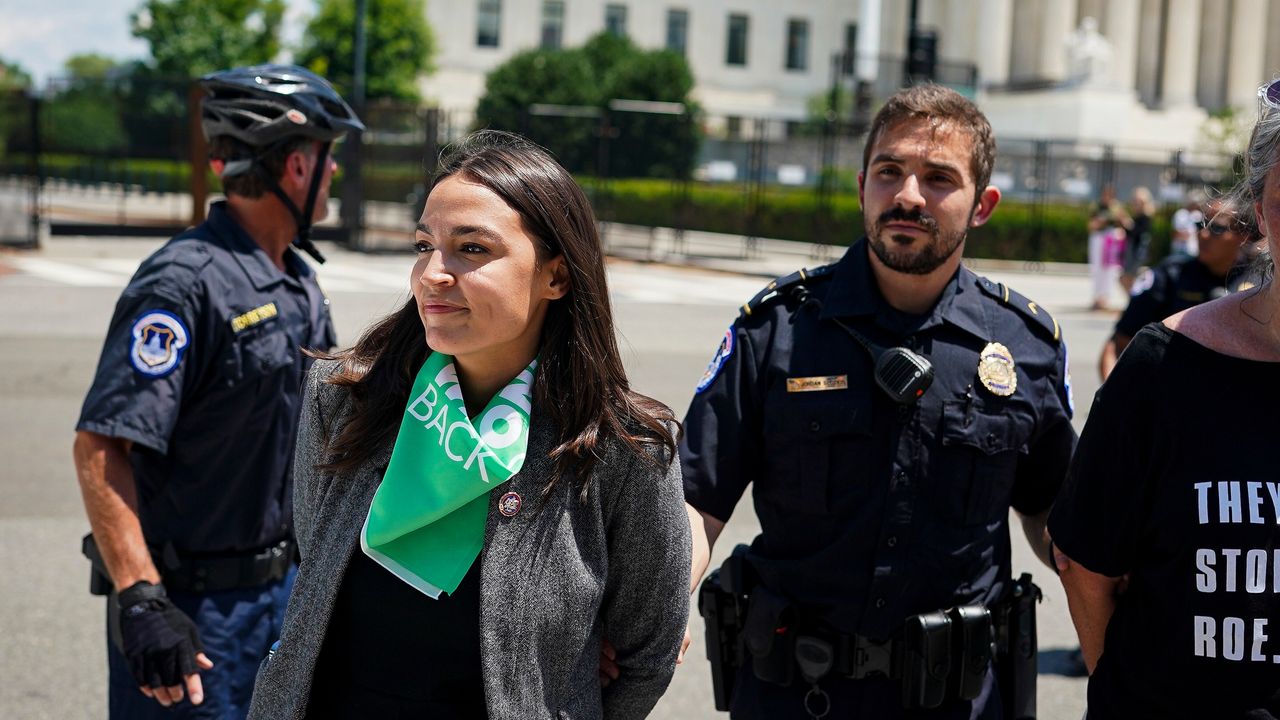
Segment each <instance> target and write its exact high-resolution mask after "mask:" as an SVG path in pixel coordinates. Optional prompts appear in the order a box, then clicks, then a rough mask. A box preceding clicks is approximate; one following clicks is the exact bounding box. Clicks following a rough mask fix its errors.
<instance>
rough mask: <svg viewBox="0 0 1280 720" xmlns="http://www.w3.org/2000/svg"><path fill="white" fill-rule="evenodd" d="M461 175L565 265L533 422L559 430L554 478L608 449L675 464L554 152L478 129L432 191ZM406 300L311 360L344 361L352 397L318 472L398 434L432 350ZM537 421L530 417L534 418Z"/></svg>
mask: <svg viewBox="0 0 1280 720" xmlns="http://www.w3.org/2000/svg"><path fill="white" fill-rule="evenodd" d="M455 175H456V176H460V177H465V178H467V180H469V181H473V182H477V183H479V184H481V185H484V186H485V187H487V188H489V189H490V190H492V191H493V192H495V193H497V195H498V196H499V197H501V198H502V199H503V200H505V201H506V202H507V204H508V205H510V206H511V208H512V209H514V210H515V211H516V212H517V213H519V214H520V217H521V219H522V220H523V221H524V224H525V228H526V229H527V230H528V232H529V234H530V235H532V236H533V237H535V238H536V239H537V241H538V242H539V243H540V245H541V246H540V247H539V248H538V258H539V260H540V261H542V262H545V261H546V260H549V259H551V258H555V257H557V256H563V257H564V266H565V268H566V269H567V270H568V273H569V288H570V289H569V292H568V294H567V295H566V296H565V297H563V298H560V299H559V300H555V301H552V302H551V305H550V307H549V308H548V310H547V317H546V321H545V323H544V325H543V327H542V337H541V340H540V342H539V346H538V369H537V375H536V380H535V381H534V399H533V414H534V416H535V417H537V416H542V417H546V418H549V419H550V420H551V421H552V422H553V423H554V424H555V426H556V427H557V428H558V429H559V432H560V436H559V438H558V441H559V444H558V445H557V446H556V448H555V449H554V450H552V451H551V457H552V458H553V459H555V461H556V467H557V471H558V472H557V473H556V477H555V478H552V479H551V481H550V483H549V484H548V486H547V487H546V490H547V491H548V492H549V491H550V490H551V488H552V487H553V486H554V484H555V483H556V482H557V479H558V478H559V477H562V476H564V475H566V474H572V475H574V476H575V477H576V478H577V479H579V480H581V481H582V482H583V487H582V494H583V496H584V497H585V495H586V492H587V483H586V480H587V478H588V477H589V476H590V473H591V470H592V468H593V467H594V465H595V463H596V461H597V460H598V459H599V458H600V457H601V455H602V452H603V448H604V446H605V445H606V444H607V443H608V442H609V441H610V440H612V439H615V438H616V439H618V440H621V441H622V442H623V443H625V444H626V445H627V446H628V447H629V448H630V449H631V450H632V451H633V452H634V453H636V454H637V455H638V456H640V457H642V458H646V459H650V458H652V457H653V456H652V455H650V454H649V453H647V452H646V451H645V448H644V446H645V445H652V444H658V445H662V446H664V448H665V450H666V453H665V458H666V460H667V461H668V462H671V461H673V460H674V458H675V454H676V439H675V437H674V436H673V435H672V431H671V429H670V425H671V424H674V422H675V417H674V415H673V414H672V412H671V410H670V408H668V407H667V406H665V405H663V404H662V403H660V402H658V401H657V400H654V399H652V398H649V397H646V396H644V395H641V394H639V393H636V392H633V391H632V390H631V387H630V384H629V383H628V381H627V375H626V371H625V370H624V369H623V366H622V358H621V356H620V354H619V353H618V345H617V341H616V339H615V335H614V327H613V310H612V307H611V306H610V303H609V292H608V287H607V282H606V279H605V270H604V251H603V249H602V247H601V244H600V236H599V234H598V233H597V231H596V221H595V214H594V213H593V212H592V210H591V204H590V203H589V202H588V201H587V197H586V195H584V194H583V192H582V189H581V188H579V187H578V184H577V183H576V182H574V180H573V177H572V176H570V175H569V173H568V171H566V170H565V169H564V168H563V167H562V166H561V165H560V164H559V163H558V162H556V161H555V159H554V158H552V157H551V155H550V153H548V152H547V151H546V150H544V149H542V148H541V147H539V146H537V145H535V144H533V143H532V142H529V141H528V140H525V139H524V138H521V137H520V136H518V135H513V134H511V133H505V132H498V131H493V130H484V131H480V132H476V133H473V134H471V135H469V136H468V137H466V138H464V139H463V140H461V141H460V142H458V143H457V144H455V145H453V146H451V147H449V148H446V149H445V151H444V153H443V154H442V156H441V160H440V168H439V170H438V172H437V174H436V176H435V178H434V180H433V181H432V183H431V187H432V189H434V188H435V187H436V186H437V185H439V184H440V183H441V182H442V181H443V180H445V179H446V178H449V177H453V176H455ZM423 332H424V331H423V327H422V320H421V318H420V317H419V315H418V308H417V305H416V304H415V302H414V300H413V298H410V299H409V300H408V302H407V303H405V305H404V307H402V308H400V310H398V311H397V312H395V313H393V314H391V315H389V316H387V317H386V318H383V319H382V320H380V321H378V322H377V323H375V324H374V325H373V326H372V327H370V328H369V329H368V330H366V331H365V333H364V335H362V336H361V337H360V339H359V340H358V341H357V342H356V344H355V345H354V346H352V347H350V348H347V349H345V350H341V351H339V352H336V353H332V354H324V353H318V354H317V357H320V358H325V359H332V360H338V361H340V363H341V364H340V366H339V368H338V371H337V372H335V373H334V374H333V375H332V376H330V377H329V379H328V382H330V383H332V384H335V385H341V386H345V387H348V388H350V392H351V399H352V401H353V403H354V408H353V413H352V416H351V420H350V422H348V423H347V424H346V426H345V427H343V428H342V431H341V432H340V433H339V435H338V436H337V437H336V438H334V439H333V442H332V443H331V444H330V446H329V448H328V450H329V453H330V457H329V460H328V462H326V463H324V464H322V465H321V466H320V467H321V468H322V469H325V470H346V469H350V468H353V467H355V466H357V465H359V464H360V463H362V462H364V461H365V460H366V459H367V458H368V457H369V456H370V455H371V454H372V453H373V452H374V451H375V450H376V449H377V448H378V447H380V446H381V445H382V444H383V443H386V442H388V441H390V440H391V439H392V438H393V437H394V436H395V434H396V432H398V430H399V427H400V421H401V418H402V416H403V414H404V407H405V403H406V402H408V398H409V390H410V388H411V387H412V386H413V380H414V377H415V376H416V375H417V373H418V370H419V368H421V366H422V363H423V362H425V360H426V357H427V352H428V348H427V345H426V342H425V338H424V335H423ZM535 422H537V420H535Z"/></svg>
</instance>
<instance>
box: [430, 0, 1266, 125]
mask: <svg viewBox="0 0 1280 720" xmlns="http://www.w3.org/2000/svg"><path fill="white" fill-rule="evenodd" d="M613 1H614V2H619V3H620V4H623V5H625V6H626V7H627V11H628V15H627V31H628V34H629V36H630V37H631V38H632V39H633V40H634V41H635V42H636V43H637V44H638V45H640V46H641V47H646V48H659V47H662V46H663V45H664V44H665V41H666V18H667V10H668V9H672V8H676V9H682V10H685V11H687V12H688V17H689V21H688V30H687V33H688V35H687V53H686V54H687V56H688V58H689V62H690V66H691V68H692V70H693V73H694V78H695V80H696V82H697V88H696V90H695V97H696V98H697V99H698V100H699V101H700V102H701V103H702V105H703V106H704V107H705V108H706V109H707V111H708V112H709V114H710V115H712V116H721V117H723V116H740V117H744V118H750V117H770V118H781V119H802V118H804V117H805V114H806V107H805V106H806V102H807V100H808V99H809V98H811V97H813V96H815V95H817V94H819V93H823V92H825V91H826V90H827V89H828V88H829V87H830V83H831V74H832V67H831V62H832V56H833V55H834V54H836V53H838V52H840V50H841V49H842V48H843V46H844V37H845V28H846V25H847V24H849V23H853V22H856V21H857V19H858V14H859V7H860V6H863V5H865V4H866V3H867V2H869V1H870V2H875V1H877V0H786V1H785V2H779V0H613ZM564 2H565V13H564V28H563V43H564V45H566V46H577V45H580V44H582V43H583V42H584V41H585V40H586V39H587V38H589V37H591V36H592V35H594V34H596V33H598V32H600V31H602V30H603V29H604V21H605V6H606V4H609V0H564ZM878 2H879V3H880V4H879V7H880V19H881V24H880V33H879V38H880V48H879V51H880V53H881V54H882V55H888V56H897V57H901V56H902V55H903V54H904V53H905V48H906V33H907V25H908V12H909V6H910V3H909V2H908V1H907V0H878ZM542 4H543V3H542V0H503V2H502V24H501V40H500V45H499V47H497V48H484V47H478V46H477V45H476V16H477V9H478V5H479V0H427V15H428V20H429V21H430V23H431V25H432V27H433V28H434V29H435V33H436V38H437V42H438V45H439V53H438V55H437V57H436V65H437V67H438V68H439V69H438V70H437V72H436V73H435V74H434V75H432V76H430V77H428V78H424V79H423V81H422V90H423V94H424V96H426V97H427V98H428V99H430V100H432V101H434V102H436V103H438V104H439V105H441V106H442V107H444V108H446V109H449V110H454V111H461V112H462V113H463V114H464V115H465V114H466V113H468V112H469V111H470V110H472V109H473V108H474V106H475V103H476V101H477V100H478V98H479V97H480V95H481V94H482V93H483V89H484V76H485V74H486V73H487V72H489V71H490V70H492V69H493V68H494V67H495V66H497V65H498V64H499V63H501V62H503V61H504V60H506V59H507V58H509V57H510V56H511V55H513V54H514V53H516V52H519V51H521V50H525V49H529V48H533V47H537V45H538V43H539V38H540V33H541V24H542ZM731 13H740V14H745V15H747V16H748V17H749V19H750V20H749V22H750V25H749V31H748V41H747V46H748V50H747V64H746V65H745V66H741V67H739V66H730V65H727V64H726V63H725V59H726V58H725V55H726V44H727V32H728V19H729V15H730V14H731ZM1086 16H1088V17H1095V19H1097V20H1098V23H1099V28H1100V30H1101V32H1102V33H1103V35H1104V36H1105V37H1106V38H1107V39H1108V41H1110V43H1111V48H1112V58H1111V64H1110V67H1111V70H1110V77H1109V78H1108V79H1107V82H1106V83H1104V84H1106V85H1107V86H1108V87H1109V88H1110V92H1108V93H1101V94H1100V93H1099V92H1097V90H1098V88H1097V87H1094V88H1092V89H1091V90H1090V91H1089V92H1083V91H1077V90H1071V89H1055V90H1038V91H1035V92H1005V91H1004V90H1003V89H1004V88H1005V86H1006V85H1008V84H1009V83H1014V84H1017V83H1019V82H1032V81H1038V82H1041V83H1042V84H1043V83H1053V82H1060V81H1064V80H1066V79H1067V65H1066V42H1067V37H1068V36H1069V35H1070V34H1071V32H1072V31H1073V30H1075V28H1076V27H1078V25H1079V22H1080V20H1081V19H1082V18H1084V17H1086ZM791 18H798V19H803V20H807V21H808V23H809V52H808V66H807V67H806V68H805V69H804V70H788V69H786V67H785V61H786V57H785V56H786V32H787V21H788V20H789V19H791ZM919 25H920V27H921V28H922V29H935V30H937V31H938V34H939V59H940V60H942V61H947V62H965V63H973V64H976V65H977V66H978V69H979V76H980V84H981V86H982V92H980V93H979V102H980V103H982V104H983V106H984V108H986V109H987V110H988V112H989V114H990V115H991V117H992V122H993V124H994V125H996V128H997V131H998V132H1000V133H1002V134H1008V135H1009V136H1017V137H1032V138H1062V139H1076V140H1086V141H1101V142H1126V141H1130V140H1133V139H1135V138H1137V139H1141V140H1143V141H1144V142H1147V143H1151V144H1155V145H1159V146H1167V147H1171V148H1172V147H1195V146H1197V145H1199V144H1200V143H1201V137H1200V125H1201V124H1202V123H1203V122H1204V119H1205V118H1206V117H1207V111H1210V110H1216V109H1218V108H1219V107H1221V106H1223V105H1225V104H1230V105H1234V106H1236V107H1238V108H1241V109H1242V110H1244V111H1245V112H1252V110H1253V109H1254V107H1255V101H1254V91H1255V89H1256V88H1257V87H1258V85H1260V84H1261V83H1263V82H1264V81H1266V80H1267V79H1269V78H1270V77H1272V76H1273V75H1276V74H1280V0H921V2H920V15H919ZM1049 108H1058V109H1060V112H1057V111H1056V112H1053V113H1050V112H1048V109H1049ZM1155 129H1158V131H1159V132H1158V133H1157V132H1153V130H1155ZM1060 133H1066V135H1065V136H1064V135H1062V134H1060Z"/></svg>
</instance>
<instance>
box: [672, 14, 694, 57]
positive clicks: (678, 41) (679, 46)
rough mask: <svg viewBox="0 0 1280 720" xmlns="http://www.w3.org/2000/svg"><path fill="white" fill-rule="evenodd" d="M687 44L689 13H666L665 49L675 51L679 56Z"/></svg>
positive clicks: (683, 52)
mask: <svg viewBox="0 0 1280 720" xmlns="http://www.w3.org/2000/svg"><path fill="white" fill-rule="evenodd" d="M688 42H689V11H688V10H668V11H667V49H668V50H675V51H676V52H678V53H680V54H681V55H684V54H685V48H686V46H687V45H688Z"/></svg>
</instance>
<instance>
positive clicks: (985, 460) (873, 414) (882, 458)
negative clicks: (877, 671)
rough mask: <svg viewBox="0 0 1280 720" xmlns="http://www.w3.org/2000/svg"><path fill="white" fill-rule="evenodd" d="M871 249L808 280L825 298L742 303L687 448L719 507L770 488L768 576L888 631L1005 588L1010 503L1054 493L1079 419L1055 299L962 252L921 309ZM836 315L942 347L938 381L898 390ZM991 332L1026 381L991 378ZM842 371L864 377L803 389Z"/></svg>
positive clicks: (854, 627)
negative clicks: (1005, 279) (890, 298)
mask: <svg viewBox="0 0 1280 720" xmlns="http://www.w3.org/2000/svg"><path fill="white" fill-rule="evenodd" d="M867 252H868V249H867V242H866V240H865V239H863V240H861V241H859V242H858V243H856V244H854V245H853V246H852V247H851V248H850V249H849V251H848V252H847V253H846V254H845V256H844V257H843V258H842V259H841V260H840V261H839V262H838V263H837V264H836V265H834V266H831V267H830V268H828V269H827V271H826V272H823V270H822V269H820V270H819V271H818V276H817V277H811V278H810V279H809V280H807V281H806V282H804V285H805V287H806V288H807V289H808V290H809V291H810V293H811V294H812V296H813V298H815V299H816V300H818V301H819V302H818V303H809V304H805V305H802V303H800V302H799V301H798V300H796V299H795V298H794V297H792V296H790V295H789V294H788V293H786V292H783V293H781V295H780V297H778V298H775V299H773V300H767V301H765V302H762V303H761V304H760V305H759V306H758V307H756V308H754V309H753V310H752V311H751V312H750V314H747V313H746V312H745V311H744V313H743V314H742V315H740V316H739V318H738V319H737V321H736V322H734V324H733V326H732V327H731V328H730V330H729V333H728V335H727V337H726V338H725V340H724V341H723V342H722V344H721V350H720V351H719V352H717V355H716V358H717V359H716V360H713V362H712V366H711V367H709V368H708V375H707V376H705V377H704V381H703V384H702V385H701V386H700V387H701V390H700V391H699V392H698V393H697V394H696V395H695V396H694V399H693V402H692V404H691V405H690V408H689V412H688V415H687V416H686V418H685V434H684V438H683V440H682V441H681V444H680V457H681V465H682V470H683V472H684V487H685V498H686V500H687V501H688V502H689V504H691V505H693V506H694V507H695V508H697V509H699V510H701V511H703V512H706V513H708V514H710V515H712V516H714V517H716V518H718V519H720V520H728V518H729V515H730V513H731V512H732V511H733V508H734V506H735V504H736V503H737V502H738V499H739V498H740V497H741V495H742V493H743V492H744V491H745V489H746V487H747V485H748V484H750V485H751V486H752V487H753V499H754V502H755V509H756V514H757V515H758V517H759V520H760V525H761V530H762V532H761V534H760V535H759V536H758V537H757V538H756V539H755V541H754V542H753V544H752V552H751V554H750V556H749V557H750V559H751V562H752V563H753V565H754V566H755V568H756V570H757V571H758V574H759V577H760V579H761V582H762V583H764V584H765V585H766V586H767V587H769V588H770V589H771V590H773V591H774V592H775V593H778V594H781V595H783V596H784V597H786V598H788V599H789V600H790V601H791V602H792V603H795V604H797V605H800V606H801V607H804V608H808V609H809V611H810V612H814V613H817V614H818V615H819V616H821V617H823V618H824V619H825V620H826V621H827V622H829V623H830V624H831V625H833V626H834V627H835V628H836V629H838V630H840V631H842V632H846V633H859V634H863V635H868V636H871V637H876V638H886V637H890V636H891V635H892V634H893V633H894V631H895V630H897V629H898V628H899V627H900V626H901V624H902V622H903V620H904V619H905V618H906V617H908V616H910V615H913V614H916V613H922V612H928V611H933V610H937V609H940V608H947V607H951V606H954V605H959V604H966V603H972V602H975V601H982V602H987V603H990V602H992V601H995V600H997V599H998V598H999V597H1000V596H1001V594H1002V592H1003V591H1004V589H1005V588H1006V586H1007V583H1008V581H1009V578H1010V574H1011V569H1010V546H1009V529H1008V516H1009V515H1008V511H1009V508H1010V506H1012V507H1013V508H1015V509H1017V510H1018V511H1019V512H1021V513H1024V514H1036V513H1040V512H1043V511H1045V510H1047V509H1048V508H1049V507H1050V505H1051V504H1052V502H1053V499H1054V497H1055V495H1056V494H1057V491H1058V488H1059V486H1060V485H1061V483H1062V480H1063V477H1064V476H1065V474H1066V469H1067V463H1068V460H1069V459H1070V456H1071V452H1072V449H1073V447H1074V445H1075V439H1076V435H1075V431H1074V430H1073V429H1072V427H1071V423H1070V419H1071V413H1072V409H1071V399H1070V381H1069V379H1068V377H1067V374H1066V373H1067V357H1066V348H1065V347H1064V345H1063V344H1062V341H1061V338H1060V333H1059V330H1058V326H1057V323H1056V322H1055V321H1054V320H1053V319H1052V318H1051V317H1050V316H1049V315H1048V313H1047V312H1045V311H1044V310H1043V309H1041V308H1039V307H1038V306H1036V305H1035V304H1034V303H1031V302H1030V301H1027V300H1025V298H1021V296H1018V295H1016V293H1012V292H1011V291H1007V289H1006V288H1004V287H1003V286H1000V285H997V284H995V283H992V282H991V281H989V280H986V279H985V278H980V277H978V276H977V275H975V274H973V273H972V272H971V271H969V270H968V269H966V268H963V267H961V268H960V269H959V271H958V272H957V274H956V276H955V277H954V278H952V280H951V282H950V283H949V284H948V285H947V286H946V288H945V290H944V291H943V293H942V295H941V297H940V298H939V300H938V302H937V304H936V306H935V307H934V308H933V310H932V311H931V312H929V313H928V314H926V315H923V316H918V317H912V316H909V315H905V314H903V313H900V312H897V311H894V310H893V309H892V308H891V307H890V306H889V305H888V304H887V303H886V302H885V301H884V300H883V299H882V298H881V296H880V293H879V291H878V289H877V288H876V285H875V280H874V278H873V276H872V272H871V268H870V264H869V261H868V259H867ZM836 318H839V319H841V320H842V321H844V322H845V323H847V324H848V325H850V326H851V327H853V328H855V329H856V330H857V331H859V332H861V333H863V334H864V335H865V336H867V337H868V338H869V339H871V340H872V341H873V342H876V343H878V344H881V345H883V346H886V347H890V346H896V345H902V346H906V347H909V348H912V349H914V350H915V351H916V352H918V353H921V354H923V355H925V356H927V357H928V358H929V359H930V361H931V362H932V363H933V366H934V369H935V373H936V376H935V379H934V382H933V385H932V387H931V388H930V389H929V390H928V392H927V393H925V395H924V397H923V398H921V399H920V400H919V401H918V402H917V403H916V404H915V406H913V407H911V406H908V407H900V406H898V405H897V404H896V403H894V402H893V401H892V400H890V399H889V397H888V396H887V395H886V394H885V393H884V392H883V391H882V390H880V389H879V387H878V386H877V385H876V384H875V382H874V380H873V377H872V369H873V366H872V363H871V361H870V357H869V355H868V353H867V352H866V350H864V348H863V347H862V346H861V345H859V344H858V343H857V341H855V340H854V339H853V338H852V337H851V336H850V335H849V334H848V333H847V332H846V331H845V330H843V329H842V328H841V327H840V326H839V325H838V324H837V323H836V322H835V319H836ZM989 342H998V343H1001V344H1003V345H1004V346H1005V347H1007V348H1008V349H1009V352H1010V354H1011V355H1012V356H1013V360H1014V363H1015V365H1016V368H1017V387H1016V390H1015V392H1014V393H1013V394H1012V395H1011V396H1009V397H1000V396H998V395H996V394H994V393H993V392H991V391H990V390H988V389H987V388H986V387H984V386H983V384H982V382H981V381H980V380H979V377H978V373H977V370H978V359H979V353H980V351H982V350H983V348H984V347H985V346H986V345H987V344H988V343H989ZM726 345H727V346H729V347H728V348H727V352H726ZM726 355H727V357H725V356H726ZM717 365H719V367H718V369H717V367H716V366H717ZM833 376H834V377H836V378H839V377H840V376H843V377H844V378H846V382H847V389H830V390H820V391H810V392H788V387H787V379H788V378H832V377H833ZM827 384H828V385H838V384H839V382H838V380H837V381H835V382H831V381H828V383H827Z"/></svg>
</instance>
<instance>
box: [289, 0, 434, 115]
mask: <svg viewBox="0 0 1280 720" xmlns="http://www.w3.org/2000/svg"><path fill="white" fill-rule="evenodd" d="M441 1H442V2H443V1H447V0H441ZM355 5H356V3H355V0H319V9H318V11H317V12H316V15H315V17H314V18H312V19H311V22H309V23H308V24H307V32H306V36H305V38H306V39H305V40H304V43H303V47H302V49H301V51H300V53H299V55H298V63H299V64H301V65H304V66H306V67H308V68H310V69H311V70H312V71H314V72H316V73H319V74H320V75H323V76H324V77H326V78H328V79H329V81H330V82H332V83H333V84H334V85H335V86H337V87H338V89H339V90H340V91H341V92H343V94H349V93H350V92H351V89H352V83H353V80H354V75H355V42H356V31H355V25H356V8H355ZM366 13H367V16H366V17H365V23H364V29H365V47H366V48H367V54H366V56H365V98H366V99H368V100H378V99H388V100H398V101H402V102H417V101H418V100H419V94H418V77H419V76H421V75H423V74H427V73H430V72H432V70H434V68H433V67H432V65H431V57H432V56H433V55H434V54H435V49H436V45H435V36H434V35H432V33H431V28H430V27H429V26H428V25H427V19H426V18H427V13H426V7H425V5H424V3H423V0H368V6H367V10H366Z"/></svg>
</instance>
